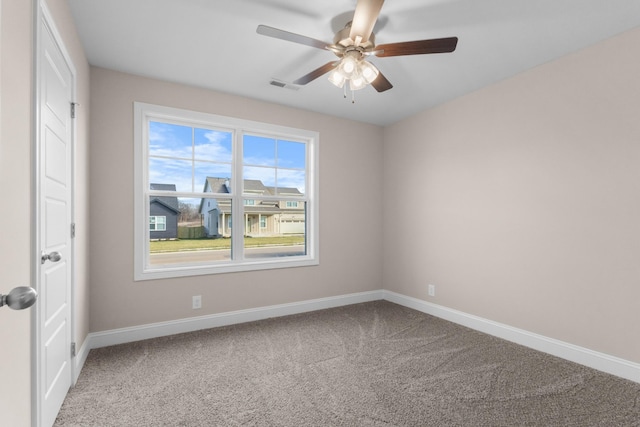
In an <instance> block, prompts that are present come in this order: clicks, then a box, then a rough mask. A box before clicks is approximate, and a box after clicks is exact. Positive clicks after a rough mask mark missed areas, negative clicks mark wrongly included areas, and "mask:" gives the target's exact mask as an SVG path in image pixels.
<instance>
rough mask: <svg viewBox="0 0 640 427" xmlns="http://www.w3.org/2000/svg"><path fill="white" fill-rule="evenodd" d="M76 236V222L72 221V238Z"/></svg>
mask: <svg viewBox="0 0 640 427" xmlns="http://www.w3.org/2000/svg"><path fill="white" fill-rule="evenodd" d="M75 237H76V223H75V222H72V223H71V238H72V239H73V238H75Z"/></svg>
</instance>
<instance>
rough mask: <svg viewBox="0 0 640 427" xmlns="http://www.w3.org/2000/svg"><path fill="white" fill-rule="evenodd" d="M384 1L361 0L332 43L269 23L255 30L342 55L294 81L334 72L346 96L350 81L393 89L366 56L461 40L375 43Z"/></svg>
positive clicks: (353, 86)
mask: <svg viewBox="0 0 640 427" xmlns="http://www.w3.org/2000/svg"><path fill="white" fill-rule="evenodd" d="M382 3H384V0H358V3H357V4H356V10H355V13H354V15H353V20H352V21H351V22H349V23H347V25H346V26H345V27H344V28H343V29H342V30H340V31H338V32H337V33H336V35H335V37H334V38H333V43H332V44H330V43H325V42H323V41H321V40H316V39H314V38H311V37H306V36H302V35H300V34H294V33H290V32H288V31H284V30H279V29H277V28H273V27H269V26H266V25H258V28H257V30H256V31H257V33H258V34H262V35H264V36H269V37H274V38H277V39H281V40H286V41H290V42H294V43H299V44H303V45H307V46H311V47H315V48H317V49H323V50H330V51H331V52H333V53H334V54H335V55H336V56H337V57H338V58H339V59H338V60H335V61H331V62H328V63H326V64H324V65H322V66H321V67H319V68H317V69H315V70H313V71H311V72H310V73H308V74H306V75H304V76H302V77H300V78H299V79H297V80H295V81H294V82H293V83H294V84H297V85H306V84H307V83H310V82H312V81H313V80H315V79H317V78H318V77H320V76H322V75H324V74H326V73H329V72H331V74H330V75H329V81H330V82H331V83H333V84H334V85H336V86H338V87H340V88H344V91H345V97H346V87H347V86H346V83H347V82H348V83H349V85H348V86H349V89H350V90H351V92H352V94H353V92H354V91H356V90H360V89H362V88H364V87H365V86H367V85H368V84H370V85H371V86H373V87H374V89H375V90H377V91H378V92H384V91H386V90H389V89H391V88H392V87H393V85H392V84H391V83H390V82H389V80H387V78H386V77H385V76H384V75H383V74H382V73H381V72H380V70H378V69H377V68H376V67H375V66H374V65H373V64H372V63H371V62H369V61H367V60H366V57H367V56H371V55H373V56H377V57H380V58H384V57H388V56H404V55H422V54H427V53H447V52H453V51H454V50H455V49H456V45H457V44H458V38H457V37H447V38H440V39H430V40H416V41H410V42H401V43H389V44H381V45H376V44H375V35H374V34H373V27H374V26H375V24H376V21H377V20H378V15H379V14H380V10H381V9H382ZM352 96H353V95H352ZM352 101H353V99H352Z"/></svg>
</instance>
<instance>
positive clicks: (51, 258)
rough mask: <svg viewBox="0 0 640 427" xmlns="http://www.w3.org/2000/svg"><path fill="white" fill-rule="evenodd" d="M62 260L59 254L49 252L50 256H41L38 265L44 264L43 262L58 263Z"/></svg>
mask: <svg viewBox="0 0 640 427" xmlns="http://www.w3.org/2000/svg"><path fill="white" fill-rule="evenodd" d="M61 259H62V255H60V252H51V253H50V254H45V253H43V254H42V258H41V259H40V263H41V264H44V263H45V262H47V260H49V261H51V262H58V261H60V260H61Z"/></svg>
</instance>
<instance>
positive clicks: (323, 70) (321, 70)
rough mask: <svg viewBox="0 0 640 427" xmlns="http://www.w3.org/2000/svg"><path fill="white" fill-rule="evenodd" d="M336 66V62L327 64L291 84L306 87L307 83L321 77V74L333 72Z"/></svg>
mask: <svg viewBox="0 0 640 427" xmlns="http://www.w3.org/2000/svg"><path fill="white" fill-rule="evenodd" d="M337 66H338V63H337V62H336V61H331V62H327V63H326V64H324V65H323V66H322V67H319V68H316V69H315V70H313V71H312V72H310V73H309V74H306V75H304V76H302V77H300V78H299V79H298V80H296V81H294V82H293V83H294V84H297V85H306V84H307V83H310V82H312V81H314V80H315V79H317V78H318V77H320V76H322V75H323V74H327V73H328V72H329V71H331V70H333V69H334V68H336V67H337Z"/></svg>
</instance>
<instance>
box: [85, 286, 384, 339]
mask: <svg viewBox="0 0 640 427" xmlns="http://www.w3.org/2000/svg"><path fill="white" fill-rule="evenodd" d="M381 299H382V291H381V290H380V291H370V292H360V293H356V294H348V295H340V296H336V297H328V298H319V299H314V300H307V301H300V302H294V303H289V304H278V305H271V306H267V307H259V308H252V309H248V310H238V311H230V312H227V313H220V314H212V315H208V316H200V317H191V318H188V319H180V320H173V321H169V322H160V323H152V324H148V325H141V326H133V327H130V328H122V329H113V330H110V331H104V332H94V333H90V334H89V336H88V338H87V340H86V341H89V347H90V349H91V348H100V347H107V346H110V345H116V344H125V343H128V342H134V341H141V340H146V339H149V338H158V337H163V336H167V335H174V334H181V333H185V332H193V331H198V330H201V329H209V328H216V327H219V326H227V325H233V324H237V323H245V322H253V321H255V320H262V319H268V318H271V317H281V316H288V315H290V314H298V313H306V312H309V311H315V310H323V309H326V308H334V307H340V306H344V305H350V304H358V303H362V302H369V301H376V300H381Z"/></svg>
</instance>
